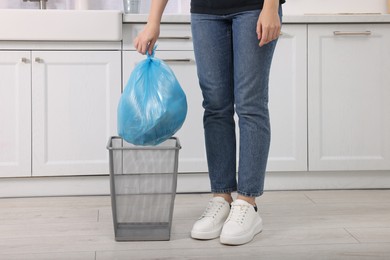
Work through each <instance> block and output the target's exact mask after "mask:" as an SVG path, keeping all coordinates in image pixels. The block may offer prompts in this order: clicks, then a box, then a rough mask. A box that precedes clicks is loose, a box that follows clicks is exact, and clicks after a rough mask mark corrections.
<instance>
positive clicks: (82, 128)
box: [32, 51, 121, 176]
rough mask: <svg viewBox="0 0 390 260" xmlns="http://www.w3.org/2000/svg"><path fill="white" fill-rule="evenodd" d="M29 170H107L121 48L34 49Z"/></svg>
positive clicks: (73, 172) (69, 172)
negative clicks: (80, 49)
mask: <svg viewBox="0 0 390 260" xmlns="http://www.w3.org/2000/svg"><path fill="white" fill-rule="evenodd" d="M32 59H33V77H32V79H33V81H32V82H33V86H32V87H33V94H32V96H33V98H32V102H33V104H32V106H33V138H32V139H33V175H34V176H38V175H39V176H42V175H45V176H48V175H88V174H103V173H104V174H107V173H108V156H107V150H106V143H107V140H108V138H109V136H110V135H115V134H116V114H117V113H116V108H117V103H118V100H119V97H120V91H121V54H120V51H46V52H38V51H37V52H33V55H32Z"/></svg>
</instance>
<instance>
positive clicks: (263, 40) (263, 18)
mask: <svg viewBox="0 0 390 260" xmlns="http://www.w3.org/2000/svg"><path fill="white" fill-rule="evenodd" d="M264 2H265V3H264V4H266V1H264ZM278 3H279V1H278ZM278 7H279V5H276V4H273V5H272V4H270V6H265V5H264V7H263V10H262V11H261V13H260V16H259V20H258V21H257V28H256V32H257V39H258V40H259V41H260V43H259V46H260V47H262V46H264V45H265V44H267V43H269V42H271V41H273V40H276V39H277V38H278V37H279V35H280V29H281V24H280V17H279V14H278Z"/></svg>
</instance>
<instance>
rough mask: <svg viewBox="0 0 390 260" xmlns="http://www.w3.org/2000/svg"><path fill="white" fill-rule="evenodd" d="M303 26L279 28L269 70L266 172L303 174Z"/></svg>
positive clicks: (304, 32) (304, 88)
mask: <svg viewBox="0 0 390 260" xmlns="http://www.w3.org/2000/svg"><path fill="white" fill-rule="evenodd" d="M306 30H307V26H306V25H302V24H300V25H292V24H291V25H290V24H288V25H283V27H282V35H281V36H280V37H279V40H278V43H277V46H276V49H275V54H274V58H273V61H272V66H271V73H270V82H269V96H270V97H269V109H270V119H271V146H270V152H269V158H268V165H267V171H306V170H307V95H306V88H307V60H306V52H307V46H306V39H307V35H306Z"/></svg>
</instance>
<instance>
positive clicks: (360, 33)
mask: <svg viewBox="0 0 390 260" xmlns="http://www.w3.org/2000/svg"><path fill="white" fill-rule="evenodd" d="M333 34H334V35H336V36H359V35H363V36H368V35H371V34H372V33H371V31H364V32H342V31H334V32H333Z"/></svg>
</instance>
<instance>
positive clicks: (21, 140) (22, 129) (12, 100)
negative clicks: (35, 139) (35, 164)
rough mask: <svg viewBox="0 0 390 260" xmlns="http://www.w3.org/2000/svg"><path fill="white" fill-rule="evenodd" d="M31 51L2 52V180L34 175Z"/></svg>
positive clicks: (0, 102) (0, 133)
mask: <svg viewBox="0 0 390 260" xmlns="http://www.w3.org/2000/svg"><path fill="white" fill-rule="evenodd" d="M30 55H31V54H30V52H28V51H0V177H20V176H30V175H31V64H30V59H31V58H30Z"/></svg>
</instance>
